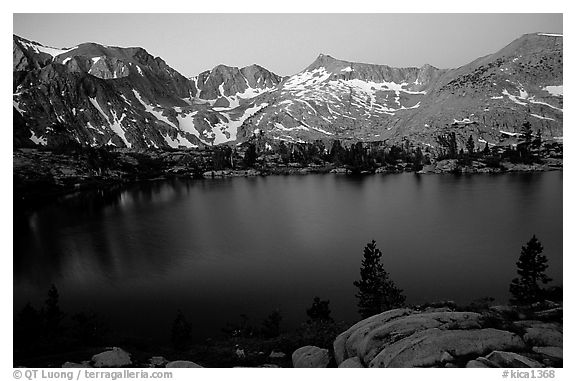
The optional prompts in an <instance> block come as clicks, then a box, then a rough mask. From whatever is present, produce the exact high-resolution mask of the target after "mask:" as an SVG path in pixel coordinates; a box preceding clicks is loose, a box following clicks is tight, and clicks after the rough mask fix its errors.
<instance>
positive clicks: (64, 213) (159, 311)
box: [14, 172, 562, 341]
mask: <svg viewBox="0 0 576 381" xmlns="http://www.w3.org/2000/svg"><path fill="white" fill-rule="evenodd" d="M533 234H536V236H537V237H538V238H539V239H540V241H541V242H542V244H543V246H544V254H545V255H546V256H547V257H548V259H549V265H550V267H549V269H548V275H549V276H551V277H552V278H553V279H554V281H553V282H552V284H556V285H561V284H562V172H545V173H518V174H501V175H488V174H486V175H471V176H456V175H416V174H413V173H404V174H396V175H372V176H364V177H348V176H342V175H333V174H329V175H307V176H270V177H254V178H231V179H216V180H182V179H177V180H166V181H154V182H143V183H137V184H132V185H130V186H125V187H122V188H118V189H110V190H107V191H101V190H99V191H89V192H84V193H81V194H76V195H71V196H67V197H64V198H62V199H60V200H58V201H56V202H53V203H50V204H48V205H44V206H43V207H41V208H38V209H36V210H34V211H32V212H29V213H26V214H25V215H21V214H17V215H15V216H14V311H15V312H17V311H19V310H20V309H21V308H22V307H23V306H24V305H25V304H26V303H27V302H30V303H32V304H33V305H34V306H36V307H40V306H41V303H42V301H43V300H44V299H45V297H46V293H47V290H48V289H49V287H50V285H51V284H55V285H56V286H57V288H58V290H59V292H60V303H61V306H62V308H63V309H64V310H65V311H66V312H74V311H77V312H78V311H94V312H97V313H98V314H99V315H101V316H104V317H106V318H107V320H108V321H109V322H110V323H111V325H112V327H113V328H114V329H115V330H116V331H118V332H121V333H122V335H123V336H127V337H140V338H142V337H145V338H146V339H148V340H158V341H167V340H169V338H170V328H171V323H172V321H173V320H174V318H175V316H176V312H177V310H178V309H181V310H182V311H183V312H184V313H185V315H186V316H187V317H188V320H189V321H190V322H191V323H192V324H193V327H194V329H193V334H194V335H196V337H197V338H205V337H210V336H216V335H218V334H219V333H220V331H221V328H222V327H224V326H225V325H226V323H227V322H234V321H238V320H239V316H240V315H241V314H245V315H246V316H248V318H249V322H250V323H251V324H253V325H259V324H260V323H261V321H262V320H263V319H264V318H265V317H266V316H267V315H268V314H269V313H271V312H272V311H274V310H275V309H279V310H280V312H281V314H282V317H283V320H282V326H283V328H284V329H292V328H294V327H296V326H297V325H298V324H300V323H301V322H303V321H305V320H306V318H307V317H306V309H307V308H308V307H310V305H311V304H312V300H313V297H314V296H319V297H320V298H322V299H329V300H330V308H331V310H332V316H333V317H334V318H335V319H337V320H345V321H349V322H355V321H357V320H358V319H359V316H358V315H357V312H356V300H355V297H354V294H355V292H356V290H355V287H354V286H353V285H352V282H353V281H354V280H356V279H358V278H359V274H360V273H359V269H360V263H361V260H362V253H363V248H364V246H365V245H366V243H368V242H369V241H371V240H372V239H374V240H376V242H377V245H378V247H379V248H380V249H381V250H382V252H383V257H382V261H383V264H384V267H385V269H386V270H387V271H388V272H389V274H390V276H391V278H392V279H393V280H394V281H395V283H396V284H397V286H399V287H400V288H402V289H403V290H404V293H405V295H406V297H407V302H408V303H423V302H426V301H439V300H454V301H456V302H459V303H468V302H470V301H472V300H474V299H477V298H481V297H485V296H492V297H494V298H496V300H498V301H499V302H506V301H507V300H508V298H509V294H508V286H509V284H510V281H511V280H512V278H514V277H515V270H516V264H515V263H516V261H517V259H518V256H519V254H520V249H521V247H522V245H524V244H526V242H527V241H528V240H529V239H530V238H531V237H532V235H533Z"/></svg>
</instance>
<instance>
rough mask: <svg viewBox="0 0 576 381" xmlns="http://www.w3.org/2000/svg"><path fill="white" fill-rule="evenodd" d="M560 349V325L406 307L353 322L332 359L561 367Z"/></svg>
mask: <svg viewBox="0 0 576 381" xmlns="http://www.w3.org/2000/svg"><path fill="white" fill-rule="evenodd" d="M507 313H509V312H507ZM538 344H539V345H541V347H538V346H535V345H538ZM561 345H562V323H561V322H554V323H550V322H546V323H544V322H541V321H534V320H530V321H527V320H525V321H521V320H517V321H513V320H510V319H509V317H508V316H506V315H505V314H498V313H495V312H494V311H490V312H485V313H482V314H481V313H477V312H463V311H454V310H452V309H450V308H442V309H426V310H424V311H420V310H413V309H406V308H405V309H395V310H391V311H386V312H383V313H381V314H378V315H374V316H371V317H369V318H367V319H364V320H362V321H360V322H358V323H356V324H355V325H354V326H352V327H351V328H349V329H348V330H347V331H345V332H343V333H341V334H340V335H339V336H338V337H337V338H336V340H335V341H334V355H335V357H336V363H337V364H338V366H339V367H377V368H406V367H486V368H495V367H516V368H517V367H543V366H544V365H548V366H558V365H560V366H561V356H562V355H561ZM543 347H544V348H546V349H542V348H543ZM305 348H306V347H305ZM549 348H558V349H559V350H560V351H558V350H557V349H555V350H551V349H549ZM301 349H302V348H301ZM558 353H560V354H559V355H558ZM295 354H296V352H295ZM293 358H294V356H293ZM555 361H556V362H555ZM543 364H544V365H543Z"/></svg>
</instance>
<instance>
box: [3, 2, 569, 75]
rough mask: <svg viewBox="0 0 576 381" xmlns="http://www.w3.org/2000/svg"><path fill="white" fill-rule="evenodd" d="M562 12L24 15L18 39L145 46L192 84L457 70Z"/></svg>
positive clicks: (557, 20) (547, 26)
mask: <svg viewBox="0 0 576 381" xmlns="http://www.w3.org/2000/svg"><path fill="white" fill-rule="evenodd" d="M562 26H563V25H562V14H551V13H549V14H470V13H469V14H414V13H411V14H382V13H369V14H341V13H340V14H282V13H276V14H238V13H236V14H144V13H142V14H96V13H84V14H58V13H52V14H14V16H13V32H14V33H15V34H17V35H19V36H21V37H24V38H27V39H30V40H33V41H37V42H40V43H41V44H43V45H47V46H53V47H70V46H74V45H77V44H79V43H82V42H97V43H100V44H103V45H113V46H122V47H129V46H140V47H143V48H145V49H146V50H147V51H148V52H149V53H150V54H152V55H154V56H160V57H161V58H163V59H164V60H165V61H166V62H167V63H168V65H170V66H171V67H173V68H174V69H176V70H178V71H179V72H180V73H181V74H182V75H184V76H186V77H190V76H194V75H197V74H198V73H200V72H202V71H205V70H209V69H211V68H213V67H214V66H216V65H219V64H225V65H229V66H237V67H244V66H247V65H251V64H254V63H256V64H259V65H260V66H263V67H265V68H267V69H269V70H271V71H273V72H274V73H276V74H279V75H291V74H295V73H297V72H299V71H301V70H302V69H304V68H305V67H306V66H308V65H309V64H310V63H312V62H313V61H314V59H316V57H317V56H318V55H319V54H320V53H323V54H329V55H331V56H332V57H335V58H339V59H343V60H348V61H353V62H366V63H377V64H385V65H389V66H393V67H420V66H422V65H424V64H426V63H428V64H431V65H433V66H436V67H438V68H455V67H459V66H462V65H465V64H467V63H469V62H470V61H472V60H474V59H476V58H478V57H480V56H484V55H486V54H490V53H493V52H495V51H497V50H499V49H501V48H503V47H504V46H506V45H507V44H508V43H510V42H512V41H513V40H514V39H516V38H518V37H520V36H521V35H522V34H525V33H532V32H550V33H562V31H563V30H562V29H563V28H562Z"/></svg>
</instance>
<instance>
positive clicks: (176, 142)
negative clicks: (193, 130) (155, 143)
mask: <svg viewBox="0 0 576 381" xmlns="http://www.w3.org/2000/svg"><path fill="white" fill-rule="evenodd" d="M162 137H163V138H164V140H165V141H166V144H168V145H169V146H170V147H172V148H178V147H182V146H183V147H186V148H198V146H197V145H196V144H192V143H190V141H189V140H188V139H186V138H185V137H183V136H182V135H180V133H178V134H177V135H176V139H172V138H171V137H170V136H169V135H162Z"/></svg>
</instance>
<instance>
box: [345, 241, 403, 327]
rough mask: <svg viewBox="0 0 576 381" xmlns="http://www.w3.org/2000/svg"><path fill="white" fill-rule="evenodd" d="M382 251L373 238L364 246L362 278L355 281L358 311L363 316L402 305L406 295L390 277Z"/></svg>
mask: <svg viewBox="0 0 576 381" xmlns="http://www.w3.org/2000/svg"><path fill="white" fill-rule="evenodd" d="M381 257H382V252H381V251H380V249H378V248H377V247H376V241H374V240H372V242H371V243H368V244H367V245H366V247H365V248H364V259H363V260H362V268H361V269H360V276H361V278H362V279H361V280H359V281H355V282H354V286H356V287H358V293H357V294H356V297H357V298H358V312H359V313H360V315H361V316H362V317H363V318H366V317H369V316H372V315H375V314H378V313H380V312H383V311H387V310H390V309H393V308H398V307H402V306H403V305H404V301H405V300H406V297H405V296H404V295H403V294H402V290H401V289H399V288H397V287H396V285H395V284H394V282H393V281H392V280H391V279H390V276H389V275H388V273H387V272H386V271H385V270H384V266H382V263H381V262H380V258H381Z"/></svg>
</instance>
